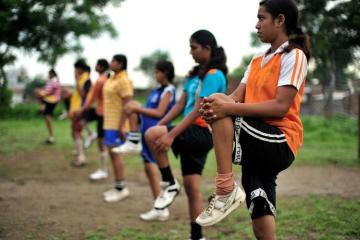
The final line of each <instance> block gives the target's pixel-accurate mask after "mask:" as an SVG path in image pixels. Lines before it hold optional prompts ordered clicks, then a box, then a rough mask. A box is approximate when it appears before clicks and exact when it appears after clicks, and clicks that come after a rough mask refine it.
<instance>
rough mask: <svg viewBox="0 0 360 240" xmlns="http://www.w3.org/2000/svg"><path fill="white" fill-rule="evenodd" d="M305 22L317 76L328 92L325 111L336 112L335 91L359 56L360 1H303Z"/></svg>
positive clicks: (327, 112)
mask: <svg viewBox="0 0 360 240" xmlns="http://www.w3.org/2000/svg"><path fill="white" fill-rule="evenodd" d="M299 8H300V15H301V24H302V25H303V26H304V27H305V30H306V32H307V33H308V34H309V36H310V41H311V51H312V57H313V59H314V61H315V70H314V73H313V75H314V77H317V78H318V79H320V81H321V84H322V86H323V92H324V94H325V105H324V113H325V115H326V116H331V115H332V104H333V98H332V97H333V92H334V90H335V88H336V87H337V86H338V85H340V84H341V83H342V82H345V80H346V78H347V76H348V75H347V74H348V73H347V72H346V69H347V68H348V66H349V65H350V64H353V63H354V62H355V61H357V60H359V59H358V57H356V55H355V54H354V53H356V52H358V51H359V48H360V38H359V36H360V28H359V24H360V14H359V8H360V1H359V0H351V1H334V0H317V1H306V0H300V1H299Z"/></svg>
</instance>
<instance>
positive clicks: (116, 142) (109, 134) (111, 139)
mask: <svg viewBox="0 0 360 240" xmlns="http://www.w3.org/2000/svg"><path fill="white" fill-rule="evenodd" d="M123 143H124V142H123V141H122V140H121V139H120V136H119V131H118V130H114V129H105V130H104V144H105V146H107V147H117V146H120V145H121V144H123Z"/></svg>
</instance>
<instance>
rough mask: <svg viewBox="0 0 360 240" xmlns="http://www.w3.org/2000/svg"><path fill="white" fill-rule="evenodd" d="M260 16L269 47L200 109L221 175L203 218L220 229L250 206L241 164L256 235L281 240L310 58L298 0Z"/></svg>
mask: <svg viewBox="0 0 360 240" xmlns="http://www.w3.org/2000/svg"><path fill="white" fill-rule="evenodd" d="M257 17H258V22H257V24H256V29H257V34H258V37H259V38H260V40H261V41H262V42H264V43H269V44H270V45H271V46H270V48H269V49H268V50H267V51H266V52H265V53H264V54H262V55H258V56H255V57H254V58H253V59H252V61H251V63H250V65H249V66H248V69H247V71H246V73H245V75H244V77H243V79H242V81H241V83H240V84H239V86H238V87H237V88H236V89H235V91H234V92H233V93H232V94H230V95H229V96H226V95H224V94H219V93H218V94H213V95H211V96H210V97H209V98H207V99H204V101H203V103H202V106H201V109H200V113H201V115H202V116H203V118H204V119H205V120H206V121H207V122H208V123H209V124H211V127H212V130H213V141H214V149H215V155H216V160H217V176H216V193H215V194H214V195H213V197H212V199H211V201H210V203H209V206H208V207H207V208H206V209H205V210H204V211H203V212H202V213H201V214H200V215H199V216H198V218H197V219H196V221H197V223H198V224H200V225H202V226H209V225H212V224H215V223H217V222H218V221H220V220H222V219H223V218H224V217H226V216H227V215H228V214H229V213H230V212H231V211H233V210H234V209H235V208H236V207H237V206H239V205H240V203H241V202H242V201H244V199H245V195H244V192H243V191H242V190H241V189H240V187H239V186H237V185H236V183H235V182H234V177H233V173H232V162H234V163H236V164H241V165H242V185H243V187H244V190H245V193H246V204H247V207H248V209H249V212H250V215H251V218H252V224H253V231H254V234H255V236H256V238H258V239H275V237H276V235H275V218H274V216H275V214H276V201H275V197H276V192H275V188H276V177H277V175H278V173H279V172H281V171H283V170H284V169H286V168H288V167H289V166H290V164H291V163H292V162H293V160H294V157H295V156H296V154H297V151H298V149H299V148H300V146H301V144H302V135H303V129H302V123H301V120H300V117H299V114H300V103H301V99H302V95H303V91H304V84H305V78H306V74H307V63H308V60H309V57H310V54H309V49H308V46H307V39H306V35H305V34H304V33H303V32H302V30H301V28H300V27H299V25H298V9H297V6H296V4H295V2H294V1H293V0H276V1H275V0H263V1H261V2H260V4H259V9H258V14H257ZM233 140H234V142H235V144H234V145H235V146H234V148H233Z"/></svg>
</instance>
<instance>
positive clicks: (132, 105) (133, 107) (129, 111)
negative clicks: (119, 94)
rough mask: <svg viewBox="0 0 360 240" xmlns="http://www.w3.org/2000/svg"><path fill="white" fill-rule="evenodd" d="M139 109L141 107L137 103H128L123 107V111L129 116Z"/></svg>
mask: <svg viewBox="0 0 360 240" xmlns="http://www.w3.org/2000/svg"><path fill="white" fill-rule="evenodd" d="M140 107H141V104H140V103H138V102H136V101H130V102H128V103H127V104H126V105H125V106H124V111H125V113H126V114H128V115H130V114H132V113H134V112H136V110H137V109H138V108H140Z"/></svg>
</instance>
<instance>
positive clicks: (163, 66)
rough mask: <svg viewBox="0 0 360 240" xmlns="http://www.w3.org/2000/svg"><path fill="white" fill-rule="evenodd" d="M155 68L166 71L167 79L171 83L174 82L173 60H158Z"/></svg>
mask: <svg viewBox="0 0 360 240" xmlns="http://www.w3.org/2000/svg"><path fill="white" fill-rule="evenodd" d="M155 69H157V70H159V71H160V72H163V73H165V75H166V78H167V80H168V81H169V82H171V83H172V82H173V80H174V77H175V69H174V65H173V64H172V62H170V61H166V60H161V61H158V62H157V63H156V65H155Z"/></svg>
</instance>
